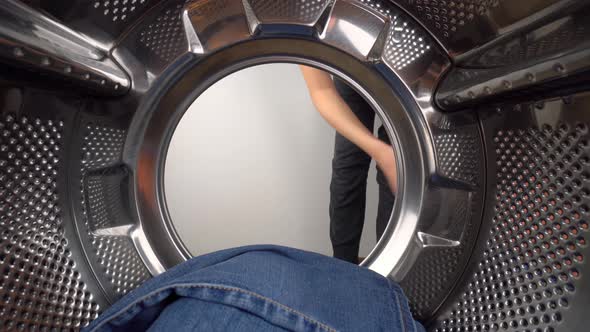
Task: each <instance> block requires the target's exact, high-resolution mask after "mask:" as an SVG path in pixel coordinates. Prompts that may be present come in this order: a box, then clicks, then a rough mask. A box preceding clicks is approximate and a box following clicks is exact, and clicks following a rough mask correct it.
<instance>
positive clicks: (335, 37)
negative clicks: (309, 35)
mask: <svg viewBox="0 0 590 332" xmlns="http://www.w3.org/2000/svg"><path fill="white" fill-rule="evenodd" d="M388 31H389V18H388V17H387V16H385V15H383V14H381V13H380V12H379V11H377V10H374V9H372V8H371V7H365V6H363V5H362V4H360V3H357V2H354V1H338V2H336V3H335V4H334V5H333V6H332V10H331V11H330V13H329V19H328V22H327V23H326V24H325V25H324V29H323V31H322V32H321V33H320V39H321V40H322V42H324V43H326V44H328V45H332V46H334V47H337V48H339V49H342V50H344V51H346V52H347V53H350V54H353V55H354V56H355V57H357V58H360V59H361V60H369V59H371V58H377V59H378V58H379V57H380V56H381V54H382V53H383V47H384V44H385V38H386V36H387V32H388Z"/></svg>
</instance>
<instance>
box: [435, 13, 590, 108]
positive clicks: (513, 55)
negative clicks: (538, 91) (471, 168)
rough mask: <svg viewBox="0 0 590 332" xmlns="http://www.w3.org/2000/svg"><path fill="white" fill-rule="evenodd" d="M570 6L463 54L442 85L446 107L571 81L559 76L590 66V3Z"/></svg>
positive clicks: (440, 94) (440, 99) (441, 95)
mask: <svg viewBox="0 0 590 332" xmlns="http://www.w3.org/2000/svg"><path fill="white" fill-rule="evenodd" d="M568 3H569V2H567V1H565V2H564V3H563V4H562V7H563V8H565V9H567V10H565V9H564V10H562V11H559V12H556V13H555V15H556V17H555V18H553V19H551V20H546V22H543V24H542V25H530V26H526V27H523V28H521V29H520V30H518V31H515V32H513V33H511V34H510V35H508V36H506V37H505V38H503V39H502V40H499V41H497V42H495V43H493V44H491V45H489V46H487V47H484V48H481V49H479V50H474V51H473V52H470V54H465V55H464V56H462V57H461V59H460V62H459V63H458V66H459V67H457V68H455V69H453V70H452V71H451V72H450V73H449V74H448V75H447V77H446V78H445V80H444V81H443V82H442V83H441V86H440V89H439V91H438V93H437V102H438V103H439V104H440V105H441V106H442V107H444V108H448V109H452V108H459V107H467V106H469V105H472V104H474V103H475V102H479V101H480V99H483V98H490V97H494V96H496V95H500V94H506V93H512V92H513V91H519V90H522V89H524V88H528V87H532V86H540V85H543V84H544V83H547V82H549V81H557V82H554V83H552V85H553V86H554V87H557V86H559V85H567V84H568V82H567V80H561V81H559V79H560V78H562V77H566V76H569V75H572V74H575V73H577V72H580V71H584V70H588V69H590V61H588V49H589V47H590V38H589V37H588V36H589V34H588V32H589V31H590V21H588V19H587V17H588V14H590V3H587V2H586V3H584V2H578V3H577V4H576V6H573V5H572V4H569V5H568Z"/></svg>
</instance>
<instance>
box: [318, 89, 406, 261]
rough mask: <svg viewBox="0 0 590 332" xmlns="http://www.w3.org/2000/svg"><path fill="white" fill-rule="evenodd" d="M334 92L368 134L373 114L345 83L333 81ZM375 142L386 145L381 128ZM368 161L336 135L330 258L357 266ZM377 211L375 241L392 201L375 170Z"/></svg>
mask: <svg viewBox="0 0 590 332" xmlns="http://www.w3.org/2000/svg"><path fill="white" fill-rule="evenodd" d="M334 83H335V85H336V89H337V90H338V92H339V93H340V95H341V96H342V98H343V99H344V101H346V103H347V104H348V106H349V107H350V109H351V110H352V111H353V112H354V114H355V115H356V116H357V117H358V118H359V120H360V121H361V122H362V123H363V124H364V125H365V127H367V128H368V129H369V130H370V131H371V132H372V131H373V126H374V123H375V111H374V110H373V108H372V107H371V106H370V105H369V104H368V103H367V102H366V101H365V100H364V99H363V97H361V96H360V95H359V94H358V93H357V92H356V91H354V90H353V89H352V88H350V87H349V86H348V85H347V84H346V83H344V82H342V81H340V80H338V79H337V78H335V79H334ZM378 137H379V139H381V140H383V141H385V142H387V143H389V138H388V136H387V133H386V131H385V129H384V128H383V126H381V127H380V128H379V130H378ZM370 164H371V157H369V155H367V154H366V153H365V152H364V151H363V150H361V149H360V148H358V147H357V146H356V145H355V144H354V143H352V142H350V141H349V140H348V139H346V138H345V137H344V136H342V135H340V134H338V133H336V139H335V146H334V159H333V160H332V181H331V183H330V240H331V242H332V249H333V251H334V257H336V258H339V259H342V260H345V261H348V262H351V263H354V264H357V263H358V253H359V244H360V240H361V234H362V232H363V225H364V221H365V205H366V193H367V177H368V173H369V167H370ZM377 183H378V185H379V205H378V206H379V207H378V211H377V229H376V235H377V239H379V238H381V235H382V234H383V232H384V230H385V227H386V226H387V223H388V221H389V218H390V216H391V209H392V208H393V203H394V200H395V197H394V195H393V194H392V192H391V190H390V189H389V185H388V182H387V179H386V178H385V175H384V174H383V172H382V171H381V170H380V169H379V168H378V167H377Z"/></svg>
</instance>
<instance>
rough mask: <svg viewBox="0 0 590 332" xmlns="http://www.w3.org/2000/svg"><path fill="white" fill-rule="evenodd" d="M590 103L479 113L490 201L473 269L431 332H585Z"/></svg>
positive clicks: (587, 98) (554, 102) (572, 99)
mask: <svg viewBox="0 0 590 332" xmlns="http://www.w3.org/2000/svg"><path fill="white" fill-rule="evenodd" d="M589 109H590V95H588V93H582V94H576V95H572V96H568V97H567V98H552V99H546V100H542V101H538V102H531V103H520V104H505V105H503V106H500V107H497V108H496V107H486V106H483V107H481V108H480V109H479V112H480V116H481V121H482V127H483V131H484V137H485V141H486V149H487V156H488V161H487V177H488V179H489V180H488V188H487V192H488V193H489V195H488V196H487V198H486V207H485V214H484V218H483V223H482V229H481V232H480V234H479V240H478V246H477V249H476V250H475V251H474V256H473V259H472V262H471V263H470V265H471V266H470V268H469V269H468V270H467V271H468V272H467V273H466V275H465V277H464V279H463V280H462V282H461V283H460V286H459V287H458V288H457V289H456V291H455V293H454V294H453V295H452V296H451V301H449V302H448V304H447V305H446V306H445V308H444V309H443V310H442V311H441V313H440V315H439V317H438V318H437V319H436V322H435V324H433V326H432V330H434V331H438V332H442V331H451V330H457V329H464V330H469V329H478V328H479V329H481V330H490V331H494V330H510V331H513V330H514V331H516V330H523V329H533V330H534V329H538V330H541V331H583V330H585V329H586V327H587V325H588V317H587V308H588V305H590V298H589V297H588V291H589V290H590V289H589V288H588V285H589V283H588V280H587V278H588V273H590V268H589V264H588V257H589V256H588V255H589V254H590V247H588V245H587V243H588V242H587V241H588V236H589V235H588V221H587V218H588V214H589V210H588V205H589V204H590V196H589V195H588V192H589V190H590V183H589V181H588V179H589V178H588V171H589V170H590V167H589V166H590V163H589V162H588V161H589V160H590V149H589V148H590V146H589V144H588V139H589V138H590V136H589V130H588V128H589V127H588V126H589V124H590V116H589V115H590V113H589V112H588V110H589Z"/></svg>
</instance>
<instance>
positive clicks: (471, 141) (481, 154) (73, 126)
mask: <svg viewBox="0 0 590 332" xmlns="http://www.w3.org/2000/svg"><path fill="white" fill-rule="evenodd" d="M588 14H590V3H588V1H580V0H578V1H576V0H538V1H526V2H525V1H507V0H448V1H444V0H391V1H389V0H182V1H179V0H171V1H162V0H128V1H127V0H118V1H111V0H93V1H74V0H65V1H60V2H58V3H54V2H47V1H40V0H22V1H18V0H4V1H3V2H2V3H0V68H1V69H2V70H0V269H1V273H2V274H1V275H0V296H1V297H2V299H3V301H2V302H3V304H2V305H1V306H0V326H1V327H0V329H2V330H11V329H25V330H30V329H41V330H44V329H45V330H49V329H58V330H78V329H80V328H81V327H83V326H85V325H87V324H88V323H89V322H90V321H92V320H93V319H95V318H96V317H97V316H98V314H100V312H101V311H103V310H104V309H105V308H107V307H108V306H109V305H111V304H112V303H113V302H114V301H116V300H117V299H118V298H120V297H121V296H123V295H125V294H126V293H128V292H129V291H131V290H133V289H134V288H136V287H137V286H138V285H140V284H141V283H142V282H144V281H145V280H147V279H149V278H151V277H152V276H154V275H157V274H160V273H162V272H163V271H165V270H166V269H168V268H170V267H172V266H174V265H176V264H178V263H180V262H182V261H184V260H186V259H188V258H189V257H190V254H189V253H188V251H187V250H186V248H185V247H184V246H183V245H182V241H180V239H179V237H178V235H177V234H176V232H175V230H174V227H173V225H172V222H171V220H170V218H169V214H168V211H167V208H166V204H165V197H164V195H163V191H162V167H163V162H164V159H165V154H166V149H167V145H168V143H169V140H170V137H171V135H172V132H173V130H174V127H175V126H176V124H177V123H178V121H179V120H180V117H181V116H182V114H183V113H184V111H185V110H186V109H187V108H188V106H189V105H190V103H192V101H194V100H195V98H197V97H198V95H199V94H200V93H201V92H202V91H204V89H206V88H207V87H209V86H210V85H211V84H213V83H214V82H216V81H217V80H219V79H220V78H222V77H224V76H226V75H228V74H230V73H232V72H235V71H238V70H240V69H242V68H246V67H249V66H253V65H257V64H262V63H270V62H293V63H302V64H308V65H311V66H315V67H318V68H322V69H325V70H328V71H330V72H332V73H334V74H336V75H338V76H341V77H343V78H345V79H346V80H347V82H348V83H350V84H351V85H352V86H354V87H355V89H357V90H358V91H359V92H360V93H361V94H363V96H364V97H365V98H366V99H367V100H369V101H370V103H371V104H372V105H373V107H374V108H375V109H376V110H377V112H378V113H379V115H380V116H381V118H382V119H383V120H384V123H385V125H386V127H387V129H388V131H389V134H390V137H391V138H393V144H394V146H395V148H396V150H397V151H399V160H398V161H397V162H398V167H399V169H400V172H399V175H400V177H401V178H402V182H401V185H400V193H399V199H398V200H397V201H396V204H395V208H394V212H393V214H392V217H391V218H392V219H391V220H392V221H395V223H393V222H392V223H391V224H390V227H388V228H387V229H386V232H385V235H384V236H383V238H382V239H381V241H379V243H378V244H377V246H376V248H375V249H374V250H373V252H372V253H371V254H370V255H369V257H367V259H366V260H365V262H364V263H363V264H364V265H365V266H366V267H368V268H370V269H373V270H375V271H377V272H378V273H381V274H383V275H385V276H388V277H390V278H392V279H393V280H395V281H397V282H399V283H400V284H401V285H402V287H403V288H404V291H405V293H406V295H407V296H408V298H409V301H410V305H411V308H412V310H413V313H414V315H415V317H417V318H418V319H420V320H421V321H422V322H424V323H425V324H426V325H427V327H428V329H429V330H431V331H440V332H442V331H494V330H509V331H583V330H585V325H587V324H588V323H590V321H589V319H590V318H588V317H587V316H588V315H585V313H586V311H587V310H586V308H587V307H588V306H589V305H590V283H589V282H588V280H586V279H588V277H587V275H588V274H589V273H590V271H589V267H588V266H589V265H588V263H587V261H588V259H587V257H588V255H590V251H589V250H590V249H588V244H587V241H588V240H587V239H588V234H587V233H588V219H587V218H588V214H589V213H590V211H589V206H590V143H589V142H590V132H589V130H590V129H589V126H590V118H589V117H590V115H589V113H588V108H589V107H590V84H589V83H590V37H589V36H590V34H589V33H588V32H589V31H590V21H589V20H588V19H587V17H588ZM399 104H401V106H402V107H401V108H400V107H397V106H398V105H399ZM394 106H395V107H394Z"/></svg>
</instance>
